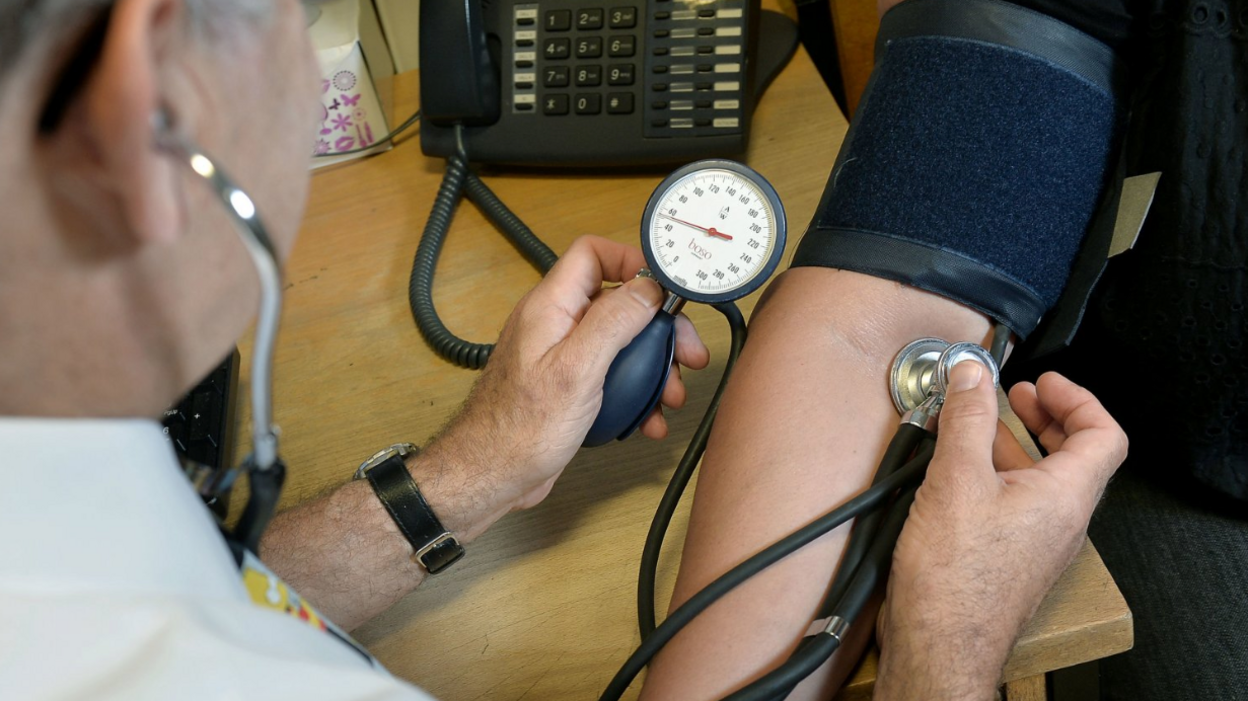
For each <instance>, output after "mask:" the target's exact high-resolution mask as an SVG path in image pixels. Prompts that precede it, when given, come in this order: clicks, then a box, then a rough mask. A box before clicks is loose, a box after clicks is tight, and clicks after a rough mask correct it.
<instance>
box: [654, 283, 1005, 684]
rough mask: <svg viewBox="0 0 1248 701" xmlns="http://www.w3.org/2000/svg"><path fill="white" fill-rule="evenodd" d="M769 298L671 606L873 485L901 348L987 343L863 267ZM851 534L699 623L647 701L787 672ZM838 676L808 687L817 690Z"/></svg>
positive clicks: (935, 303) (665, 663) (975, 324)
mask: <svg viewBox="0 0 1248 701" xmlns="http://www.w3.org/2000/svg"><path fill="white" fill-rule="evenodd" d="M768 294H769V296H768V298H767V299H766V300H764V302H763V305H762V306H761V307H760V310H759V311H758V313H756V314H755V317H754V319H753V320H752V323H751V338H750V342H749V344H747V346H746V349H745V351H744V353H743V355H742V358H741V361H740V363H739V364H738V366H737V369H736V370H735V371H734V376H733V379H732V382H731V386H730V387H729V389H728V391H727V394H726V395H725V398H724V402H723V404H722V405H721V408H720V413H719V416H718V418H717V421H716V425H715V431H714V433H713V435H712V439H711V443H710V446H709V448H708V450H707V453H706V457H705V459H704V461H703V465H702V468H701V474H700V476H699V479H698V487H697V493H696V497H695V500H694V505H693V513H692V516H691V520H690V525H689V533H688V536H687V538H686V542H685V551H684V558H683V560H682V562H681V569H680V575H679V578H678V581H677V585H676V591H675V594H674V597H673V604H674V605H676V604H679V603H680V602H682V601H684V600H685V599H687V598H688V597H689V596H691V595H692V594H693V593H694V592H696V591H697V590H698V589H700V588H701V587H703V586H705V585H706V584H707V583H709V582H710V581H711V580H712V579H714V578H715V577H716V576H718V575H719V574H722V573H723V572H725V571H726V570H728V569H729V568H730V567H732V566H733V565H735V564H737V563H739V562H740V561H741V560H743V559H745V558H746V557H748V556H749V555H751V554H753V553H755V552H757V551H758V550H760V549H761V548H763V547H765V546H766V545H769V544H770V543H772V542H775V541H776V540H778V539H779V538H781V537H783V536H785V535H787V534H788V533H791V532H792V531H794V530H796V529H797V528H799V527H800V526H802V525H805V524H806V523H808V522H810V521H811V520H813V519H814V518H816V517H817V516H819V515H821V514H823V513H825V512H827V511H828V510H830V509H832V508H833V507H835V506H836V505H838V504H840V503H843V502H844V501H846V500H847V499H848V498H850V497H851V496H852V495H854V494H856V493H858V492H860V491H861V490H862V489H863V488H865V487H866V485H867V484H868V483H869V482H870V479H871V476H872V474H873V473H874V471H875V468H876V466H877V463H878V460H879V457H880V455H881V454H882V452H883V449H884V447H885V445H886V444H887V442H888V441H889V439H890V438H891V437H892V434H893V432H894V431H895V429H896V426H897V423H898V416H897V413H896V411H895V410H894V408H893V406H892V402H891V400H890V398H889V393H888V379H887V377H888V367H889V365H890V363H891V361H892V358H893V356H894V355H895V354H896V352H897V351H898V350H900V348H901V347H902V346H903V345H905V344H906V343H908V342H910V341H913V340H915V339H916V338H919V337H923V336H937V337H941V338H944V339H946V340H948V341H963V340H970V341H976V342H984V341H985V339H986V338H987V336H988V334H989V323H988V321H987V320H986V319H985V318H984V317H983V316H982V315H980V314H978V313H976V312H974V311H971V310H969V309H967V308H965V307H962V306H961V305H958V304H955V303H953V302H950V301H948V300H945V299H943V298H940V297H936V296H934V295H930V294H927V293H924V292H921V291H918V290H916V289H913V288H908V287H905V286H902V285H898V284H896V283H893V282H888V281H884V280H880V279H878V278H872V277H869V276H865V275H859V274H856V273H850V272H843V271H836V270H830V269H823V268H798V269H794V270H791V271H789V272H787V273H785V275H784V276H783V277H782V278H780V279H779V280H778V281H777V282H776V283H775V284H774V285H773V287H772V289H771V290H770V291H769V293H768ZM847 533H848V531H847V529H846V528H844V527H842V528H841V529H838V530H837V531H834V532H833V533H831V534H829V535H827V536H825V537H824V538H822V539H820V540H819V541H816V542H815V543H813V544H811V545H810V546H807V547H806V548H804V549H803V550H801V551H800V552H798V553H796V554H794V555H792V556H790V557H789V558H787V559H785V560H784V561H782V562H781V563H779V564H777V565H776V566H774V567H772V568H771V569H770V570H768V571H766V572H764V573H763V574H761V575H759V576H757V577H755V578H753V579H752V580H751V581H750V582H748V583H746V584H745V585H743V586H742V587H741V588H739V589H738V590H737V591H735V592H733V593H732V594H730V595H728V596H727V597H725V599H724V600H722V601H721V602H719V603H718V604H716V605H715V606H713V607H712V608H711V609H710V610H708V611H707V613H705V614H704V615H702V616H700V617H699V618H698V619H697V620H696V621H695V622H694V623H693V624H691V625H690V626H689V628H688V629H686V630H685V631H683V632H682V633H681V634H680V635H678V636H677V637H676V638H675V639H674V640H673V641H672V643H671V644H670V645H669V646H668V648H667V649H666V650H665V651H664V652H663V653H662V654H661V655H660V656H659V657H658V659H657V660H656V662H655V664H654V665H653V666H652V669H651V673H650V675H649V677H648V678H647V682H646V689H645V691H644V694H645V697H646V698H654V699H666V698H682V699H700V698H719V697H722V696H723V695H724V694H725V693H728V692H730V691H732V690H734V689H737V688H740V687H741V686H742V685H744V684H745V683H746V682H747V681H749V680H752V679H754V678H757V677H758V676H761V674H763V673H765V672H766V671H767V670H768V669H770V668H773V667H774V666H776V665H777V664H779V663H780V662H781V661H782V660H783V659H784V658H785V657H787V655H788V653H789V652H790V651H792V649H793V648H794V647H795V646H796V644H797V642H798V641H799V640H800V639H801V637H802V636H803V634H804V633H805V632H806V628H807V626H808V625H809V624H810V622H811V620H812V619H813V618H814V617H815V615H816V611H817V609H818V607H819V604H820V602H821V600H822V597H823V595H824V594H825V592H826V590H827V588H828V586H829V583H830V581H831V578H832V575H833V572H834V569H835V566H836V564H837V562H838V560H839V558H840V555H841V551H842V549H843V547H844V544H845V538H846V536H847ZM827 672H828V670H826V669H825V670H822V676H821V678H818V679H812V680H810V681H809V682H808V683H807V684H805V685H803V687H801V688H799V691H798V694H799V695H801V694H814V693H816V692H818V691H819V689H820V688H821V687H822V686H824V685H827V684H828V673H827ZM817 676H818V675H817ZM799 695H795V696H794V697H793V698H798V697H799Z"/></svg>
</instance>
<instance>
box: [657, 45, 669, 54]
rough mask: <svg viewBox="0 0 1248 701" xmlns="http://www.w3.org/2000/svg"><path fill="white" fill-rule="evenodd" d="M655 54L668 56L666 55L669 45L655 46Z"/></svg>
mask: <svg viewBox="0 0 1248 701" xmlns="http://www.w3.org/2000/svg"><path fill="white" fill-rule="evenodd" d="M654 55H655V56H666V55H667V47H666V46H656V47H654Z"/></svg>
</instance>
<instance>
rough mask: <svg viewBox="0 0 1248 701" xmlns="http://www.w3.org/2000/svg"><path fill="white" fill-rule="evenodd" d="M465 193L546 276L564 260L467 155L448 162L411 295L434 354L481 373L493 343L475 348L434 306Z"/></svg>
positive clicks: (419, 248) (419, 249)
mask: <svg viewBox="0 0 1248 701" xmlns="http://www.w3.org/2000/svg"><path fill="white" fill-rule="evenodd" d="M465 194H466V195H467V196H468V199H469V200H471V201H472V202H473V204H475V205H477V207H478V208H479V209H480V210H481V212H482V214H484V215H485V217H486V218H487V219H489V220H490V221H491V222H492V223H493V224H494V226H496V227H498V229H499V231H501V232H502V233H503V235H504V236H506V237H507V238H508V239H510V240H511V242H512V243H513V244H514V245H515V246H516V248H517V249H519V251H520V253H521V254H522V255H523V256H524V257H525V258H526V259H528V261H529V262H530V263H532V264H533V267H535V268H537V269H538V270H539V271H541V273H542V274H543V275H545V274H546V273H547V272H549V271H550V269H551V268H552V267H554V265H555V262H556V261H557V260H559V256H557V255H555V252H554V251H552V250H551V249H550V247H549V246H547V245H546V244H545V243H542V241H541V240H540V239H538V238H537V236H535V235H534V234H533V231H532V230H531V229H529V227H527V226H525V224H524V222H522V221H520V218H519V217H517V216H516V215H515V214H514V213H513V212H512V211H511V210H510V209H508V208H507V205H505V204H503V203H502V201H501V200H499V199H498V196H497V195H495V194H494V191H493V190H491V189H490V188H489V186H487V185H486V184H485V183H484V182H483V181H482V180H481V178H479V177H477V176H476V174H475V173H472V172H471V171H470V170H468V158H467V156H466V155H465V154H464V153H462V152H460V153H456V154H454V155H452V156H451V157H450V158H447V159H446V173H445V174H444V175H443V176H442V185H441V187H439V188H438V194H437V196H436V197H434V200H433V207H432V209H431V210H430V211H429V219H428V220H427V221H426V222H425V229H424V232H423V233H422V234H421V236H420V245H418V246H417V247H416V256H415V258H414V259H413V261H412V276H411V279H410V280H409V282H408V288H407V295H408V301H409V303H410V304H411V307H412V316H413V317H414V318H415V319H416V327H417V328H418V329H420V333H421V335H422V336H424V337H425V341H427V342H428V343H429V345H430V347H432V348H433V350H434V352H435V353H437V354H438V355H439V356H441V357H442V358H444V359H446V360H449V361H451V362H452V363H455V364H456V365H458V366H460V367H466V368H471V369H473V370H480V369H481V368H483V367H485V363H486V361H488V360H489V359H490V353H491V352H492V351H493V350H494V344H493V343H473V342H471V341H466V340H464V339H462V338H460V337H459V336H456V335H455V334H454V333H453V332H452V331H451V330H450V329H448V328H447V327H446V324H444V323H442V318H441V317H440V316H438V311H437V309H436V308H434V305H433V275H434V272H435V270H436V269H437V267H438V256H439V255H440V254H441V253H442V244H444V243H445V242H446V234H447V232H448V231H449V230H450V228H451V220H452V219H453V218H454V216H455V207H456V206H457V205H458V204H459V200H460V198H461V197H462V196H463V195H465Z"/></svg>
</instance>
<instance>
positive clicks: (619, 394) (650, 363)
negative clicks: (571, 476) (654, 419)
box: [582, 311, 676, 448]
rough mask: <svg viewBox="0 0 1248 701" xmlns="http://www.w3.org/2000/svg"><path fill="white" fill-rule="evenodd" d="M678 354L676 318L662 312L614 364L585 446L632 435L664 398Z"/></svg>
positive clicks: (603, 386)
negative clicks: (673, 360) (669, 374)
mask: <svg viewBox="0 0 1248 701" xmlns="http://www.w3.org/2000/svg"><path fill="white" fill-rule="evenodd" d="M675 354H676V317H674V316H672V315H671V314H669V313H668V312H665V311H660V312H659V313H658V314H656V315H655V316H654V319H652V320H651V321H650V323H649V324H647V325H646V328H645V329H643V330H642V332H641V333H640V334H638V335H637V338H634V339H633V341H632V343H629V344H628V345H627V346H625V347H624V350H622V351H620V353H619V355H617V356H615V360H614V361H612V363H611V367H610V368H609V369H608V370H607V378H606V380H605V381H604V382H603V384H602V408H601V409H599V410H598V418H596V419H594V425H593V426H591V427H590V428H589V434H588V435H586V436H585V442H584V443H583V444H582V445H584V446H585V447H587V448H592V447H594V446H598V445H603V444H605V443H610V442H611V441H613V440H624V439H625V438H628V437H629V436H631V435H632V433H633V431H636V430H637V427H638V426H640V425H641V422H642V420H643V419H645V418H646V417H647V416H649V415H650V412H651V411H652V410H654V407H655V406H657V405H658V403H659V398H660V397H662V396H663V387H664V385H666V384H667V375H668V373H669V372H670V371H671V369H672V358H673V357H674V356H675Z"/></svg>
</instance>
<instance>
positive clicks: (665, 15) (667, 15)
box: [654, 10, 672, 20]
mask: <svg viewBox="0 0 1248 701" xmlns="http://www.w3.org/2000/svg"><path fill="white" fill-rule="evenodd" d="M654 18H655V19H660V20H661V19H671V18H672V13H670V12H668V11H666V10H664V11H663V12H656V13H654Z"/></svg>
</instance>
